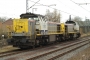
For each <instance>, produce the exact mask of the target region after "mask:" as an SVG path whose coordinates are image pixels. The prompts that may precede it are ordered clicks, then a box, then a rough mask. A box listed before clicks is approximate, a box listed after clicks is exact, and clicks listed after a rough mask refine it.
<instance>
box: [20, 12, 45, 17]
mask: <svg viewBox="0 0 90 60" xmlns="http://www.w3.org/2000/svg"><path fill="white" fill-rule="evenodd" d="M38 16H40V17H44V16H43V15H40V14H34V13H23V14H21V15H20V17H21V18H31V17H38Z"/></svg>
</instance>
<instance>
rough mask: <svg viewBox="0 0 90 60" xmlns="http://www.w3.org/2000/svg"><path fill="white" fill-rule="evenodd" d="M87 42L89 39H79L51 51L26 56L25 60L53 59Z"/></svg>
mask: <svg viewBox="0 0 90 60" xmlns="http://www.w3.org/2000/svg"><path fill="white" fill-rule="evenodd" d="M88 43H90V42H89V40H86V41H80V42H77V43H74V44H69V45H67V46H64V47H62V48H58V49H55V50H52V51H48V52H44V53H40V54H38V55H37V56H33V57H30V58H28V59H27V60H43V59H45V60H54V59H57V58H59V57H61V56H63V55H65V54H67V53H69V52H71V51H74V50H76V49H78V48H80V47H82V46H84V45H87V44H88Z"/></svg>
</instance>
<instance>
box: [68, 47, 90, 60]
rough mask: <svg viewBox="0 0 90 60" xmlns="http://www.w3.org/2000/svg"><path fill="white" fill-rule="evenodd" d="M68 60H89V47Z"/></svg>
mask: <svg viewBox="0 0 90 60" xmlns="http://www.w3.org/2000/svg"><path fill="white" fill-rule="evenodd" d="M68 60H90V47H89V48H87V49H85V50H83V51H81V52H79V53H78V54H76V55H75V56H73V57H71V58H69V59H68Z"/></svg>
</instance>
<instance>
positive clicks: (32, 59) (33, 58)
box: [0, 38, 89, 60]
mask: <svg viewBox="0 0 90 60" xmlns="http://www.w3.org/2000/svg"><path fill="white" fill-rule="evenodd" d="M85 39H86V38H82V40H79V39H78V40H75V41H68V42H66V43H65V42H62V43H59V44H56V46H61V47H58V48H55V49H54V48H52V47H53V46H55V44H54V45H50V46H48V47H47V46H44V47H39V48H34V49H28V50H19V51H18V50H17V51H12V52H9V53H2V54H0V58H4V57H9V58H6V59H10V58H17V57H16V56H15V57H14V56H13V55H17V56H18V57H19V55H18V54H21V53H26V52H27V53H28V52H30V53H31V52H33V53H32V55H29V58H25V60H42V59H43V58H47V57H49V58H47V59H46V60H48V59H49V60H52V59H56V58H58V57H60V56H62V55H64V54H66V53H69V52H70V51H72V50H75V49H77V48H79V47H81V46H84V45H86V44H88V43H89V40H88V39H87V40H85ZM75 42H76V43H75ZM71 43H72V44H71ZM74 46H76V47H75V48H73V47H74ZM50 47H51V48H50ZM71 47H72V48H71ZM44 48H45V50H44V52H43V51H42V50H41V49H44ZM48 48H49V51H47V50H48ZM68 49H71V50H68ZM40 50H41V51H40ZM64 50H65V51H64ZM66 50H68V51H66ZM38 51H39V52H40V53H38ZM60 51H63V52H60ZM36 52H37V53H36ZM35 53H36V54H35ZM56 53H60V54H56ZM23 55H24V54H23ZM26 55H28V54H26ZM53 55H54V56H53ZM10 56H13V57H10ZM20 56H21V55H20ZM26 57H27V56H26ZM20 58H21V57H20Z"/></svg>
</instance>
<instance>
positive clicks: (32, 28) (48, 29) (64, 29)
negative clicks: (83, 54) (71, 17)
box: [7, 13, 80, 48]
mask: <svg viewBox="0 0 90 60" xmlns="http://www.w3.org/2000/svg"><path fill="white" fill-rule="evenodd" d="M20 17H21V18H20V19H13V26H12V30H11V31H10V32H11V33H10V34H9V37H10V38H9V39H8V40H7V42H8V44H10V45H13V46H14V47H19V48H28V47H31V46H33V47H35V46H38V45H47V44H49V43H51V42H55V41H57V42H60V41H63V40H67V39H74V38H78V37H80V33H79V26H78V24H77V23H76V22H73V21H67V22H66V23H65V24H64V23H56V22H50V21H48V20H46V19H45V18H44V16H42V15H39V14H33V13H26V14H21V15H20Z"/></svg>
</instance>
